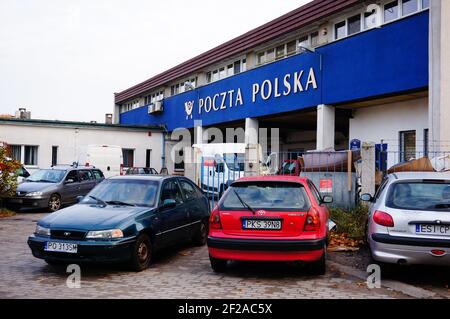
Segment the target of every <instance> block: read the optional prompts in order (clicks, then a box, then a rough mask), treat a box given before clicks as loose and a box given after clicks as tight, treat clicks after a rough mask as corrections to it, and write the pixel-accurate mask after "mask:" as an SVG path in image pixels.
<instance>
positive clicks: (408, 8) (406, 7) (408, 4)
mask: <svg viewBox="0 0 450 319" xmlns="http://www.w3.org/2000/svg"><path fill="white" fill-rule="evenodd" d="M418 6H419V3H418V2H417V0H403V1H402V15H403V16H406V15H408V14H411V13H414V12H416V11H417V10H418V9H419V7H418Z"/></svg>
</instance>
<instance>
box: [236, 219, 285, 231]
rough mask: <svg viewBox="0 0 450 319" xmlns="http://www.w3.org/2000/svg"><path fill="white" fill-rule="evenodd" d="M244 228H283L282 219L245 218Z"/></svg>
mask: <svg viewBox="0 0 450 319" xmlns="http://www.w3.org/2000/svg"><path fill="white" fill-rule="evenodd" d="M242 228H243V229H256V230H281V220H264V219H244V220H243V221H242Z"/></svg>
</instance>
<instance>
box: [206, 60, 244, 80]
mask: <svg viewBox="0 0 450 319" xmlns="http://www.w3.org/2000/svg"><path fill="white" fill-rule="evenodd" d="M246 70H247V61H246V59H240V60H236V61H234V62H233V63H228V64H227V65H225V66H221V67H220V68H217V69H215V70H213V71H209V72H207V73H206V82H207V83H211V82H216V81H219V80H222V79H225V78H227V77H230V76H233V75H236V74H239V73H241V72H244V71H246Z"/></svg>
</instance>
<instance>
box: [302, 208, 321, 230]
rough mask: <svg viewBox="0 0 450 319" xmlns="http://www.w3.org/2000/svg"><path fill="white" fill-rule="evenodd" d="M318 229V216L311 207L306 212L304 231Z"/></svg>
mask: <svg viewBox="0 0 450 319" xmlns="http://www.w3.org/2000/svg"><path fill="white" fill-rule="evenodd" d="M319 229H320V216H319V213H318V212H317V210H316V209H315V208H313V207H311V209H310V210H309V212H308V215H307V216H306V221H305V227H304V229H303V230H304V231H317V230H319Z"/></svg>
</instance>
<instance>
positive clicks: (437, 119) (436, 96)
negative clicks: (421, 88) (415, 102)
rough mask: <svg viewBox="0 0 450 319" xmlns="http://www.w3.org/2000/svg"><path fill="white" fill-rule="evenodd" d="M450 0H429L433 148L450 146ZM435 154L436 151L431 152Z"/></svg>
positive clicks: (430, 135) (430, 122)
mask: <svg viewBox="0 0 450 319" xmlns="http://www.w3.org/2000/svg"><path fill="white" fill-rule="evenodd" d="M449 17H450V1H448V0H445V1H444V0H433V1H430V27H429V30H430V39H429V52H430V54H429V59H430V60H429V69H430V83H429V108H428V110H429V117H428V118H429V139H430V143H429V145H430V151H431V152H440V151H448V150H449V149H450V147H449V143H450V125H448V123H450V73H449V72H448V70H450V19H449ZM430 156H434V154H430Z"/></svg>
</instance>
